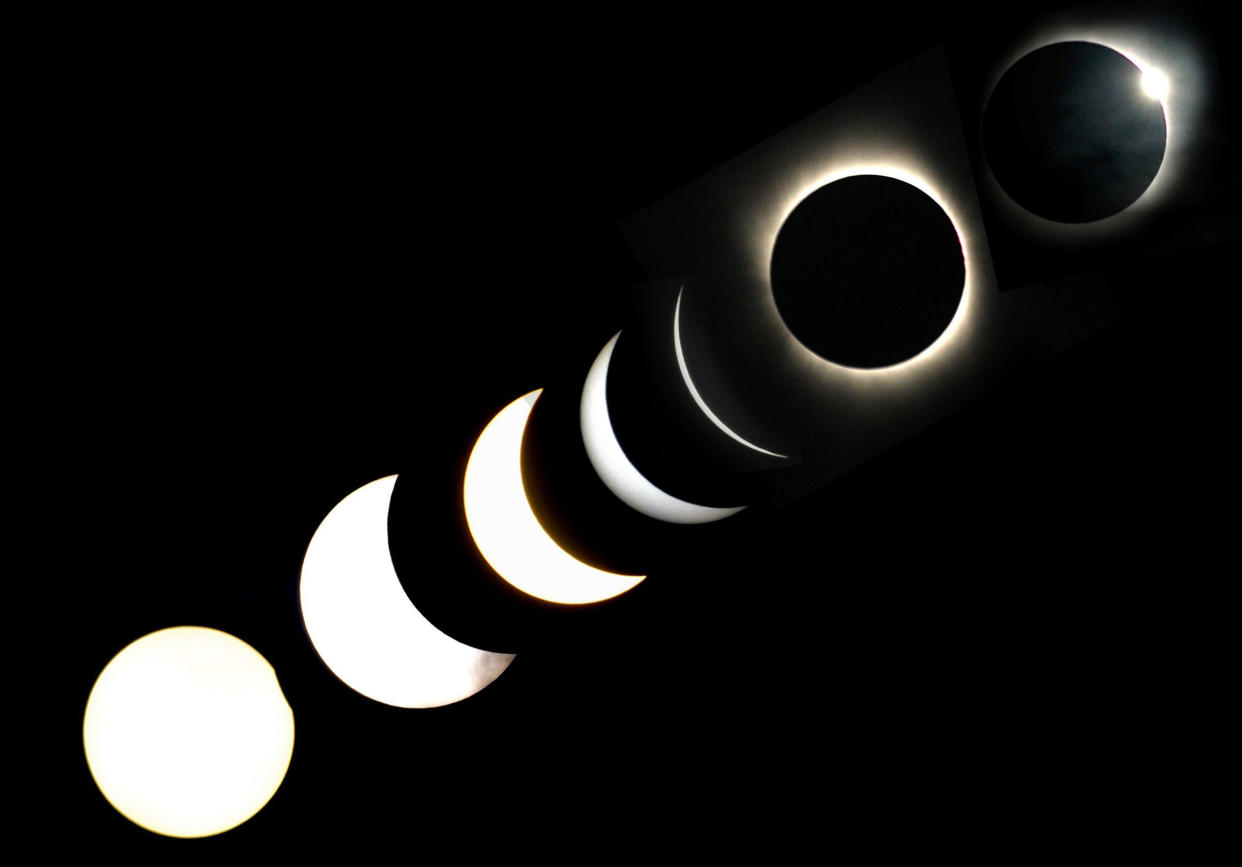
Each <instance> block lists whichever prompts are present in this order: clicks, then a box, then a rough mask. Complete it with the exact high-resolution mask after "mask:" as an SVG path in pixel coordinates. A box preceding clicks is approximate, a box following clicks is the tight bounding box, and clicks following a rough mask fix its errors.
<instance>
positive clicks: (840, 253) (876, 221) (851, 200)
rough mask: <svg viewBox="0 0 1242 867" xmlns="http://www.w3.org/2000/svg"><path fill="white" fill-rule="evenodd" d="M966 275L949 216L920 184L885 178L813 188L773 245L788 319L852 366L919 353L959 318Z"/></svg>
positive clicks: (807, 341)
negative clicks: (955, 317)
mask: <svg viewBox="0 0 1242 867" xmlns="http://www.w3.org/2000/svg"><path fill="white" fill-rule="evenodd" d="M965 280H966V266H965V261H964V258H963V253H962V244H961V241H960V239H959V238H958V236H957V230H956V229H955V228H954V227H953V221H952V220H950V219H949V215H948V214H946V213H945V212H944V209H943V208H941V207H940V205H938V204H937V203H936V202H935V200H934V199H932V198H931V196H929V195H927V194H926V193H924V192H923V191H922V190H920V189H919V188H918V187H915V186H914V185H912V184H908V183H906V182H905V181H899V180H897V179H895V178H889V177H883V176H881V175H855V176H853V177H848V178H842V179H841V180H838V181H834V182H832V183H830V184H826V185H824V186H822V187H820V188H819V189H818V190H816V191H815V192H813V193H811V194H810V195H809V196H807V197H806V198H805V199H803V200H802V201H801V202H799V203H798V206H797V207H796V208H794V209H793V211H792V212H791V213H790V215H789V217H788V218H786V220H785V222H784V224H782V226H781V229H780V232H778V233H777V236H776V246H775V247H774V248H773V250H772V294H773V297H774V298H775V301H776V308H777V310H778V311H779V312H780V315H781V319H783V320H784V321H785V325H786V326H787V327H788V328H789V330H790V331H791V332H792V333H793V335H794V337H796V338H798V340H799V341H800V342H801V343H802V344H803V345H804V346H806V347H807V348H808V349H810V350H811V351H812V352H814V353H815V354H817V355H819V356H821V357H823V358H825V359H827V360H828V361H832V362H836V363H837V364H843V365H846V366H848V367H863V368H872V367H887V366H889V365H892V364H897V363H899V362H902V361H905V360H907V359H909V358H912V357H914V356H915V355H918V354H919V353H920V352H921V351H923V350H924V349H926V348H927V347H928V346H930V345H931V344H932V343H933V342H934V341H935V340H936V338H937V337H939V336H940V334H941V333H942V332H943V331H944V329H945V328H946V327H947V326H948V324H949V323H950V322H951V321H952V320H953V314H954V313H956V312H957V307H958V304H959V302H960V301H961V298H962V291H963V289H964V287H965Z"/></svg>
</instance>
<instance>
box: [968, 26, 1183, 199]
mask: <svg viewBox="0 0 1242 867" xmlns="http://www.w3.org/2000/svg"><path fill="white" fill-rule="evenodd" d="M1164 87H1165V85H1164V83H1163V81H1162V80H1161V79H1160V77H1159V75H1158V73H1156V72H1155V71H1154V70H1142V69H1140V68H1139V67H1138V66H1137V65H1135V64H1134V63H1133V62H1131V61H1130V60H1129V59H1128V58H1127V57H1125V55H1123V54H1121V53H1120V52H1118V51H1115V50H1113V49H1112V48H1109V47H1107V46H1104V45H1100V44H1098V43H1095V42H1058V43H1055V44H1053V45H1046V46H1044V47H1043V48H1039V49H1036V50H1035V51H1032V52H1031V53H1030V54H1027V55H1025V56H1024V57H1022V58H1021V59H1020V60H1018V62H1017V63H1015V64H1014V65H1013V66H1011V67H1010V68H1009V69H1008V70H1007V71H1006V72H1005V74H1004V75H1003V76H1001V79H1000V81H999V82H998V83H997V85H996V88H995V89H994V90H993V91H992V94H991V96H990V97H989V98H988V104H987V108H986V110H985V112H984V116H983V148H984V153H985V155H986V157H987V162H988V165H989V166H990V168H991V170H992V174H993V175H994V176H995V178H996V180H997V183H999V184H1000V186H1001V188H1002V189H1004V191H1005V192H1006V193H1007V194H1008V195H1009V197H1010V198H1012V199H1013V200H1014V201H1015V202H1017V203H1018V204H1019V205H1021V206H1022V207H1023V208H1025V209H1026V210H1028V211H1030V212H1031V213H1033V214H1036V215H1038V216H1040V217H1045V218H1047V219H1049V220H1056V221H1057V222H1062V223H1086V222H1091V221H1094V220H1101V219H1104V218H1105V217H1110V216H1112V215H1113V214H1116V213H1118V212H1119V211H1121V210H1123V209H1124V208H1126V207H1127V206H1128V205H1130V204H1132V203H1133V202H1135V201H1136V200H1137V199H1138V198H1139V197H1140V196H1141V195H1143V192H1144V191H1145V190H1146V189H1147V188H1148V187H1149V186H1150V185H1151V182H1152V181H1153V180H1154V179H1155V177H1156V173H1157V172H1158V171H1159V170H1160V163H1161V161H1162V160H1163V159H1164V151H1165V141H1166V132H1167V130H1166V124H1165V117H1164V106H1163V104H1162V103H1161V101H1160V100H1161V98H1162V94H1163V92H1164Z"/></svg>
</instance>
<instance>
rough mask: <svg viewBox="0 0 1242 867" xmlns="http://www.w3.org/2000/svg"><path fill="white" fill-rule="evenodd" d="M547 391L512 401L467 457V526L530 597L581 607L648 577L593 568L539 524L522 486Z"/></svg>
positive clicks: (490, 559)
mask: <svg viewBox="0 0 1242 867" xmlns="http://www.w3.org/2000/svg"><path fill="white" fill-rule="evenodd" d="M542 391H543V389H538V390H536V391H532V392H530V393H529V394H527V395H524V396H522V397H519V398H518V399H517V400H515V401H513V403H511V404H509V405H508V406H506V407H505V408H504V409H502V410H501V411H500V412H499V413H497V415H496V417H495V418H493V419H492V420H491V421H490V422H489V423H488V425H487V427H485V428H484V429H483V432H482V433H481V434H479V438H478V440H477V441H476V442H475V444H474V449H473V450H472V451H471V452H470V460H469V461H468V462H467V463H466V479H465V483H464V485H463V494H464V500H465V508H466V524H467V525H468V526H469V528H470V535H471V537H472V538H473V539H474V544H475V545H476V546H477V547H478V549H479V553H481V554H482V555H483V559H485V560H486V561H487V563H488V565H489V566H491V567H492V569H494V570H495V571H496V574H497V575H499V576H500V577H501V578H503V579H504V580H506V581H508V582H509V583H510V584H512V585H513V586H514V587H516V588H517V589H518V590H521V591H522V592H523V593H526V594H528V595H530V596H535V597H537V598H539V599H544V600H547V601H548V602H559V603H565V604H575V605H581V604H584V603H587V602H599V601H602V600H604V599H609V598H611V597H613V596H617V595H619V594H621V593H624V592H625V591H627V590H629V589H630V588H631V587H634V586H635V585H636V584H638V583H639V582H640V581H642V580H643V578H645V577H646V576H644V575H619V574H616V573H614V572H605V571H603V570H602V569H596V568H594V567H593V566H588V565H587V564H586V563H583V562H581V561H580V560H578V559H576V558H574V557H573V556H572V555H570V554H569V553H568V552H567V551H565V550H564V549H563V548H561V547H560V546H559V545H557V544H556V542H555V541H553V540H552V538H551V537H550V536H548V534H547V533H546V532H544V529H543V527H542V526H540V524H539V519H538V518H536V517H535V513H534V512H533V511H532V510H531V506H530V501H529V500H527V498H526V488H525V487H524V486H523V484H522V435H523V434H524V432H525V430H526V420H527V418H528V417H529V416H530V411H531V409H532V408H533V407H534V405H535V401H536V400H537V399H538V397H539V395H540V393H541V392H542Z"/></svg>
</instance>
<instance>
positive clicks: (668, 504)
mask: <svg viewBox="0 0 1242 867" xmlns="http://www.w3.org/2000/svg"><path fill="white" fill-rule="evenodd" d="M620 336H621V332H620V331H618V332H617V333H616V334H614V335H613V336H612V339H611V340H609V341H608V342H607V343H606V344H604V348H603V349H601V350H600V353H599V355H598V356H596V358H595V362H594V363H593V364H592V365H591V369H590V370H589V371H588V372H587V376H586V382H585V383H584V384H583V386H582V403H581V405H580V411H579V422H580V425H581V427H582V443H583V445H585V446H586V453H587V457H588V458H590V460H591V466H593V467H595V472H596V473H598V474H599V477H600V480H601V481H602V482H603V483H604V485H606V486H607V488H608V490H610V491H612V492H613V494H615V495H616V497H617V499H619V500H621V502H623V503H625V504H626V505H627V506H629V507H630V508H631V509H634V510H635V511H637V512H640V513H642V514H644V515H646V516H647V517H649V518H655V519H656V520H657V521H667V522H669V523H673V524H706V523H708V522H710V521H719V520H720V519H722V518H727V517H729V516H730V515H735V514H737V513H738V512H740V511H742V509H744V508H746V507H745V506H732V507H727V508H718V507H715V506H701V505H699V504H697V503H689V502H687V501H685V500H681V499H678V498H677V497H674V496H673V495H672V494H669V493H666V492H665V491H662V490H660V489H659V488H658V487H656V486H655V485H654V484H652V483H651V482H650V481H649V480H648V479H647V477H646V476H644V475H643V474H642V473H640V472H639V471H638V468H637V467H635V466H634V465H633V464H632V463H630V459H629V458H628V457H626V455H625V452H624V450H622V448H621V443H619V442H618V441H617V435H616V432H615V431H613V428H612V420H611V418H609V415H608V394H607V382H608V364H609V362H610V361H611V360H612V351H613V349H614V348H615V347H616V345H617V338H619V337H620Z"/></svg>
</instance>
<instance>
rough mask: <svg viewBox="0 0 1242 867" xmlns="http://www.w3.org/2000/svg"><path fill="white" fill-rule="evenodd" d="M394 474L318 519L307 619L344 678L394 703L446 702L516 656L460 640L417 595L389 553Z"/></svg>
mask: <svg viewBox="0 0 1242 867" xmlns="http://www.w3.org/2000/svg"><path fill="white" fill-rule="evenodd" d="M396 483H397V477H396V476H387V477H385V478H382V479H378V480H376V481H374V482H370V483H369V484H366V485H363V486H362V487H361V488H358V489H357V490H356V491H354V492H353V493H351V494H349V495H348V496H347V497H345V499H343V500H341V501H340V502H339V503H338V504H337V505H336V506H335V507H334V508H333V509H332V511H330V512H329V513H328V515H327V517H325V518H324V519H323V521H322V522H321V523H320V525H319V528H318V529H317V530H316V531H315V535H314V536H313V537H312V538H311V541H310V544H309V545H308V546H307V548H306V557H305V559H304V560H303V562H302V577H301V583H300V585H299V596H300V601H301V606H302V620H303V622H304V623H305V624H306V633H307V635H309V636H310V640H311V644H312V645H314V648H315V651H316V652H317V653H318V654H319V656H320V658H321V659H323V661H324V663H325V664H326V665H327V666H328V668H329V669H331V670H332V673H333V674H335V675H336V676H337V677H338V678H340V679H341V680H342V681H343V682H344V683H345V684H346V685H347V686H349V687H351V688H352V689H354V690H356V691H357V692H360V693H362V694H363V695H365V696H366V697H367V698H370V699H373V700H375V701H378V702H383V703H384V704H388V705H393V706H394V707H403V708H416V707H417V708H426V707H440V706H441V705H446V704H452V703H453V702H457V701H461V700H462V699H464V698H468V697H470V696H472V695H474V694H475V693H476V692H478V691H479V690H481V689H483V688H484V687H485V686H487V685H488V684H490V683H491V682H492V681H494V680H495V679H496V678H497V677H499V676H500V675H501V673H503V672H504V670H505V669H506V668H508V667H509V663H511V662H512V661H513V658H514V655H513V654H511V653H494V652H491V651H487V650H479V649H478V648H475V647H471V646H470V645H468V644H463V643H462V642H460V641H458V640H457V639H455V638H452V637H451V636H449V635H446V634H445V633H443V632H441V631H440V630H439V629H437V628H436V627H435V626H434V625H432V623H431V621H429V620H428V619H427V618H426V617H424V616H423V614H422V612H420V611H419V610H418V609H417V608H415V607H414V605H413V603H411V602H410V599H409V597H408V596H407V595H406V593H405V590H404V589H403V588H402V587H401V582H400V580H399V579H398V578H397V573H396V570H395V569H394V568H393V565H392V557H391V556H390V555H389V553H388V504H389V502H390V500H391V499H392V492H393V488H394V487H395V486H396Z"/></svg>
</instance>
